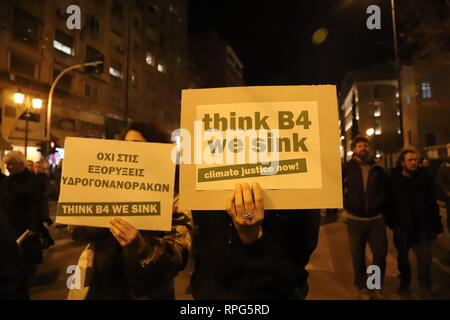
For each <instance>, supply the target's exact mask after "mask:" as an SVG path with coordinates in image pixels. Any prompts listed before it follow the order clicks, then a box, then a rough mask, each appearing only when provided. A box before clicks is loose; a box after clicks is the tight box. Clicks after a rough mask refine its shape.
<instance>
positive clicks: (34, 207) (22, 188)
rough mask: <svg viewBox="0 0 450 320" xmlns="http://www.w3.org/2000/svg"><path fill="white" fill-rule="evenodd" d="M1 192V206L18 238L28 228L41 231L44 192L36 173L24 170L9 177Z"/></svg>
mask: <svg viewBox="0 0 450 320" xmlns="http://www.w3.org/2000/svg"><path fill="white" fill-rule="evenodd" d="M2 189H3V190H2V192H1V197H2V199H1V206H2V209H3V210H4V212H5V213H6V214H7V216H8V218H9V221H10V222H11V225H12V228H13V231H14V235H15V236H16V238H18V237H19V236H20V235H21V234H22V233H24V232H25V231H26V230H27V229H30V230H34V231H36V232H38V231H39V226H40V222H41V217H42V204H43V201H42V199H41V198H42V192H40V190H39V186H38V183H37V180H36V177H35V175H34V174H32V173H31V172H29V171H28V170H27V169H25V170H24V171H23V172H21V173H18V174H14V175H11V176H9V177H7V178H6V179H5V181H4V183H3V186H2Z"/></svg>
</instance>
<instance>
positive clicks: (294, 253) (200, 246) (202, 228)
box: [191, 184, 320, 300]
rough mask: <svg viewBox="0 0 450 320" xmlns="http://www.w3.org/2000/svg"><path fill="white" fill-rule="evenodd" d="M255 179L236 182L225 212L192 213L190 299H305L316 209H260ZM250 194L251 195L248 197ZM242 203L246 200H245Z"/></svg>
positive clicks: (315, 235) (316, 224)
mask: <svg viewBox="0 0 450 320" xmlns="http://www.w3.org/2000/svg"><path fill="white" fill-rule="evenodd" d="M261 193H262V191H261V189H260V188H259V186H258V185H257V184H254V185H252V187H250V186H248V185H247V184H242V185H239V184H238V185H237V186H236V190H235V192H233V193H232V199H230V200H229V202H228V204H227V211H228V214H227V212H224V211H204V212H200V211H197V212H194V214H195V217H194V222H195V224H196V225H197V227H198V234H197V237H196V240H195V241H196V245H197V248H196V255H195V257H194V259H195V268H194V272H193V274H192V278H191V288H192V296H193V298H194V299H201V300H204V299H208V300H218V299H238V300H240V299H305V297H306V296H307V294H308V285H307V278H308V272H307V271H306V270H305V267H306V265H307V264H308V261H309V258H310V255H311V254H312V252H313V251H314V249H315V248H316V246H317V242H318V236H319V227H320V214H319V212H318V211H314V210H267V211H265V210H264V204H263V203H262V196H261ZM250 199H254V201H253V200H250ZM244 203H245V204H244Z"/></svg>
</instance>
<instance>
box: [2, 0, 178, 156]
mask: <svg viewBox="0 0 450 320" xmlns="http://www.w3.org/2000/svg"><path fill="white" fill-rule="evenodd" d="M71 5H77V6H78V7H79V8H80V9H81V29H74V30H69V28H68V26H67V20H68V19H69V18H70V17H71V16H72V12H70V11H69V13H67V12H68V11H67V8H68V7H70V6H71ZM186 17H187V3H186V1H184V0H133V1H131V0H130V1H127V0H79V1H75V0H34V1H27V0H15V1H14V0H8V1H6V2H3V3H2V11H1V12H0V42H1V43H2V45H1V46H0V92H1V100H0V101H1V109H2V113H1V116H2V118H1V119H2V122H1V133H2V137H3V139H4V140H6V141H7V142H9V143H11V144H13V145H14V146H23V145H24V130H25V129H24V128H25V121H24V111H26V110H28V111H29V112H30V114H31V117H29V121H28V129H29V130H28V133H29V134H28V136H29V143H28V145H29V146H35V145H36V143H38V142H39V141H42V140H43V139H45V134H46V132H45V126H46V113H47V109H46V105H47V100H48V94H49V90H50V86H51V84H52V82H53V80H54V79H55V78H56V76H57V75H58V74H59V73H60V72H61V71H63V70H64V69H66V68H67V67H69V66H72V65H76V64H83V63H85V62H89V61H96V60H98V57H104V64H103V72H102V73H100V74H97V73H95V72H92V70H89V71H88V70H85V69H83V68H80V69H76V70H73V71H71V72H69V73H68V74H66V75H65V76H63V77H62V78H61V80H60V81H59V82H58V84H57V86H56V90H55V93H54V97H53V104H52V114H51V130H50V133H51V136H52V137H54V138H55V139H57V141H58V143H59V144H60V145H63V144H64V139H65V137H67V136H79V137H98V138H101V137H106V138H114V136H116V135H117V134H118V133H119V131H120V130H121V129H122V128H123V125H124V124H125V122H126V121H143V122H152V121H153V122H158V123H162V124H164V125H165V126H166V127H167V128H169V129H175V128H177V127H178V126H179V117H180V100H181V89H183V88H185V87H186V70H185V68H186V67H185V66H186V47H187V44H186V42H187V21H186ZM86 71H88V72H86ZM14 93H21V94H23V95H24V97H25V98H24V101H23V102H21V103H17V101H16V102H15V101H14ZM33 99H40V100H42V105H43V106H42V108H41V109H40V110H37V109H33V108H32V104H33V102H32V101H33ZM31 151H32V150H31Z"/></svg>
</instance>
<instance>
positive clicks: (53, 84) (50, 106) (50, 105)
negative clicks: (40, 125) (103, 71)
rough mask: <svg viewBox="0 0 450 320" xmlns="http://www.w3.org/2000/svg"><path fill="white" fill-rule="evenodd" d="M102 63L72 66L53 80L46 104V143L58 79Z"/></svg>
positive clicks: (99, 61) (48, 138)
mask: <svg viewBox="0 0 450 320" xmlns="http://www.w3.org/2000/svg"><path fill="white" fill-rule="evenodd" d="M103 63H104V61H101V60H98V61H94V62H87V63H81V64H76V65H73V66H70V67H68V68H66V69H64V70H63V71H61V73H60V74H58V76H57V77H56V78H55V80H53V83H52V86H51V88H50V93H49V94H48V103H47V126H46V127H45V137H46V139H47V140H48V141H50V121H51V115H52V100H53V91H54V90H55V87H56V85H57V84H58V81H59V79H61V78H62V77H63V76H64V75H65V74H66V73H67V72H69V71H71V70H74V69H81V68H85V67H91V66H92V67H93V66H98V65H101V64H103Z"/></svg>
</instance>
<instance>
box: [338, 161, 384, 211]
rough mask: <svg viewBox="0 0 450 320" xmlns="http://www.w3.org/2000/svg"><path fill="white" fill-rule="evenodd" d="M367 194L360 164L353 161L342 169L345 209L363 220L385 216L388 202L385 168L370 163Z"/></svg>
mask: <svg viewBox="0 0 450 320" xmlns="http://www.w3.org/2000/svg"><path fill="white" fill-rule="evenodd" d="M369 165H370V166H371V168H370V170H369V177H368V180H367V192H366V191H365V190H364V183H363V176H362V170H361V166H360V165H359V163H358V162H357V161H356V160H354V159H352V160H350V161H349V162H347V163H346V164H344V165H343V167H342V180H343V188H344V208H345V210H347V212H348V213H350V214H352V215H354V216H357V217H362V218H371V217H374V216H376V215H378V214H384V211H385V206H386V202H387V194H386V176H385V174H384V171H383V168H381V167H380V166H378V165H376V164H374V163H369Z"/></svg>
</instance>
